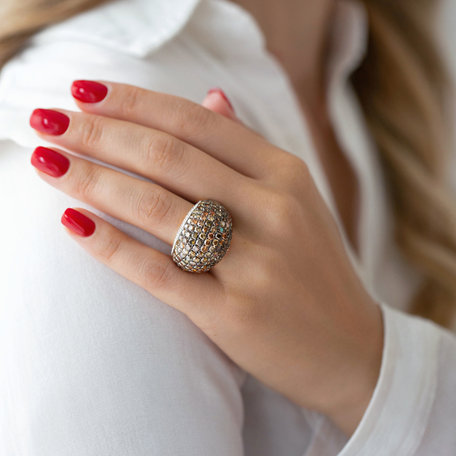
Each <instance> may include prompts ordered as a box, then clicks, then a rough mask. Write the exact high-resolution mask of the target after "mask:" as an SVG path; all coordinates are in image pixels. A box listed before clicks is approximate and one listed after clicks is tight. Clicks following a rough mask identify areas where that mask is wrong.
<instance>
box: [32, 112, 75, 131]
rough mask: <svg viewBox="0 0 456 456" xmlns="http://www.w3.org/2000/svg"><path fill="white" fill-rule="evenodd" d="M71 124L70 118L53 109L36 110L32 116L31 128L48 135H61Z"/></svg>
mask: <svg viewBox="0 0 456 456" xmlns="http://www.w3.org/2000/svg"><path fill="white" fill-rule="evenodd" d="M69 124H70V118H69V117H68V116H67V115H65V114H63V113H61V112H59V111H54V110H53V109H35V110H34V111H33V112H32V115H31V116H30V126H31V127H32V128H34V129H35V130H38V131H40V132H41V133H46V134H47V135H54V136H57V135H61V134H63V133H65V131H66V130H67V128H68V125H69Z"/></svg>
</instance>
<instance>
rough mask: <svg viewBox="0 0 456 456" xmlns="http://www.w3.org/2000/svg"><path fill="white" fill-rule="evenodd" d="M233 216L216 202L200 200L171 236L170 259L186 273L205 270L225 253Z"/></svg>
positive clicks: (230, 234)
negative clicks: (172, 241) (172, 238)
mask: <svg viewBox="0 0 456 456" xmlns="http://www.w3.org/2000/svg"><path fill="white" fill-rule="evenodd" d="M231 236H232V218H231V214H230V213H229V212H228V210H227V209H226V208H225V207H224V206H223V205H222V204H221V203H219V202H218V201H215V200H200V201H198V202H197V203H196V204H195V205H194V206H193V207H192V208H191V209H190V211H189V212H188V214H187V215H186V216H185V218H184V220H183V221H182V223H181V226H180V227H179V229H178V230H177V234H176V237H175V238H174V243H173V248H172V251H171V255H172V257H173V261H174V262H175V263H176V264H177V265H178V266H179V267H180V268H181V269H183V270H185V271H188V272H206V271H209V269H211V268H212V267H213V266H214V265H216V264H217V263H218V262H219V261H220V260H221V259H222V258H223V257H224V256H225V254H226V253H227V251H228V249H229V247H230V243H231Z"/></svg>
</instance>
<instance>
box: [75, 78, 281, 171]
mask: <svg viewBox="0 0 456 456" xmlns="http://www.w3.org/2000/svg"><path fill="white" fill-rule="evenodd" d="M87 83H89V84H90V85H89V86H87ZM100 83H102V85H104V86H105V87H107V92H106V93H105V96H104V97H103V99H102V100H100V101H98V102H95V103H94V102H91V103H88V102H84V101H82V100H84V99H91V98H90V97H87V96H80V90H81V88H83V89H84V90H85V91H86V94H85V95H87V93H90V90H91V89H90V87H91V86H92V87H93V84H94V81H75V82H74V83H73V86H72V93H73V95H74V96H75V98H76V97H78V98H76V101H77V104H78V106H79V107H80V108H81V109H82V110H84V111H86V112H92V113H96V114H102V115H104V116H109V117H113V118H116V119H122V120H128V121H130V122H134V123H138V124H141V125H144V126H147V127H151V128H155V129H158V130H161V131H164V132H167V133H169V134H171V135H173V136H175V137H177V138H180V139H182V140H183V141H185V142H187V143H190V144H192V145H193V146H195V147H197V148H198V149H201V150H203V151H205V152H207V153H208V154H211V155H212V156H214V157H215V158H217V160H220V161H221V162H223V163H225V164H227V165H228V166H229V167H230V168H233V169H235V170H237V171H239V172H241V173H242V174H245V175H246V176H249V177H254V178H255V177H257V178H260V177H261V176H263V175H265V174H267V173H268V170H269V169H270V167H268V163H269V162H270V161H271V159H273V158H274V157H275V156H276V154H277V153H278V149H277V148H275V147H273V146H272V145H271V144H269V143H268V142H267V141H266V140H265V139H264V138H263V137H262V136H260V135H258V134H257V133H255V132H254V131H253V130H250V129H249V128H247V127H246V126H244V125H241V124H240V123H239V122H233V121H231V120H230V119H227V118H225V117H224V116H220V115H218V114H217V113H214V112H211V111H210V110H209V109H206V108H204V107H203V106H201V105H200V104H198V103H194V102H192V101H190V100H187V99H185V98H181V97H177V96H174V95H169V94H164V93H160V92H154V91H151V90H146V89H142V88H139V87H135V86H132V85H127V84H119V83H114V82H108V81H100V82H98V83H97V84H98V85H99V84H100ZM86 87H88V88H86ZM92 90H93V89H92Z"/></svg>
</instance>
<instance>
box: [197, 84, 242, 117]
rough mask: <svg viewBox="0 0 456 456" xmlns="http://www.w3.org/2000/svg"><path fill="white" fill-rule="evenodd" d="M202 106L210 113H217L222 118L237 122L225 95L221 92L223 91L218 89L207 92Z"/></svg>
mask: <svg viewBox="0 0 456 456" xmlns="http://www.w3.org/2000/svg"><path fill="white" fill-rule="evenodd" d="M202 105H203V106H204V107H205V108H207V109H210V110H211V111H214V112H217V113H219V114H221V115H222V116H225V117H228V118H229V119H232V120H235V121H237V122H239V120H238V118H237V117H236V114H235V112H234V108H233V105H232V104H231V102H230V100H229V99H228V97H227V96H226V95H225V92H223V90H222V89H220V88H218V87H215V88H213V89H210V90H209V91H208V92H207V95H206V97H205V98H204V100H203V102H202Z"/></svg>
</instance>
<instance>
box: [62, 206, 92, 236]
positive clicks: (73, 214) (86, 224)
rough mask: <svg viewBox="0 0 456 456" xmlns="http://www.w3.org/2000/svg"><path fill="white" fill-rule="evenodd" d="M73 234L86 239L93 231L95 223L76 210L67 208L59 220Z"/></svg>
mask: <svg viewBox="0 0 456 456" xmlns="http://www.w3.org/2000/svg"><path fill="white" fill-rule="evenodd" d="M60 221H61V222H62V224H63V225H65V226H66V227H67V228H68V229H69V230H71V231H72V232H73V233H75V234H78V235H79V236H83V237H87V236H90V235H91V234H92V233H93V232H94V231H95V222H94V221H93V220H92V219H89V217H87V216H86V215H84V214H83V213H81V212H79V211H77V210H76V209H72V208H68V209H67V210H66V211H65V212H64V213H63V215H62V218H61V219H60Z"/></svg>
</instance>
